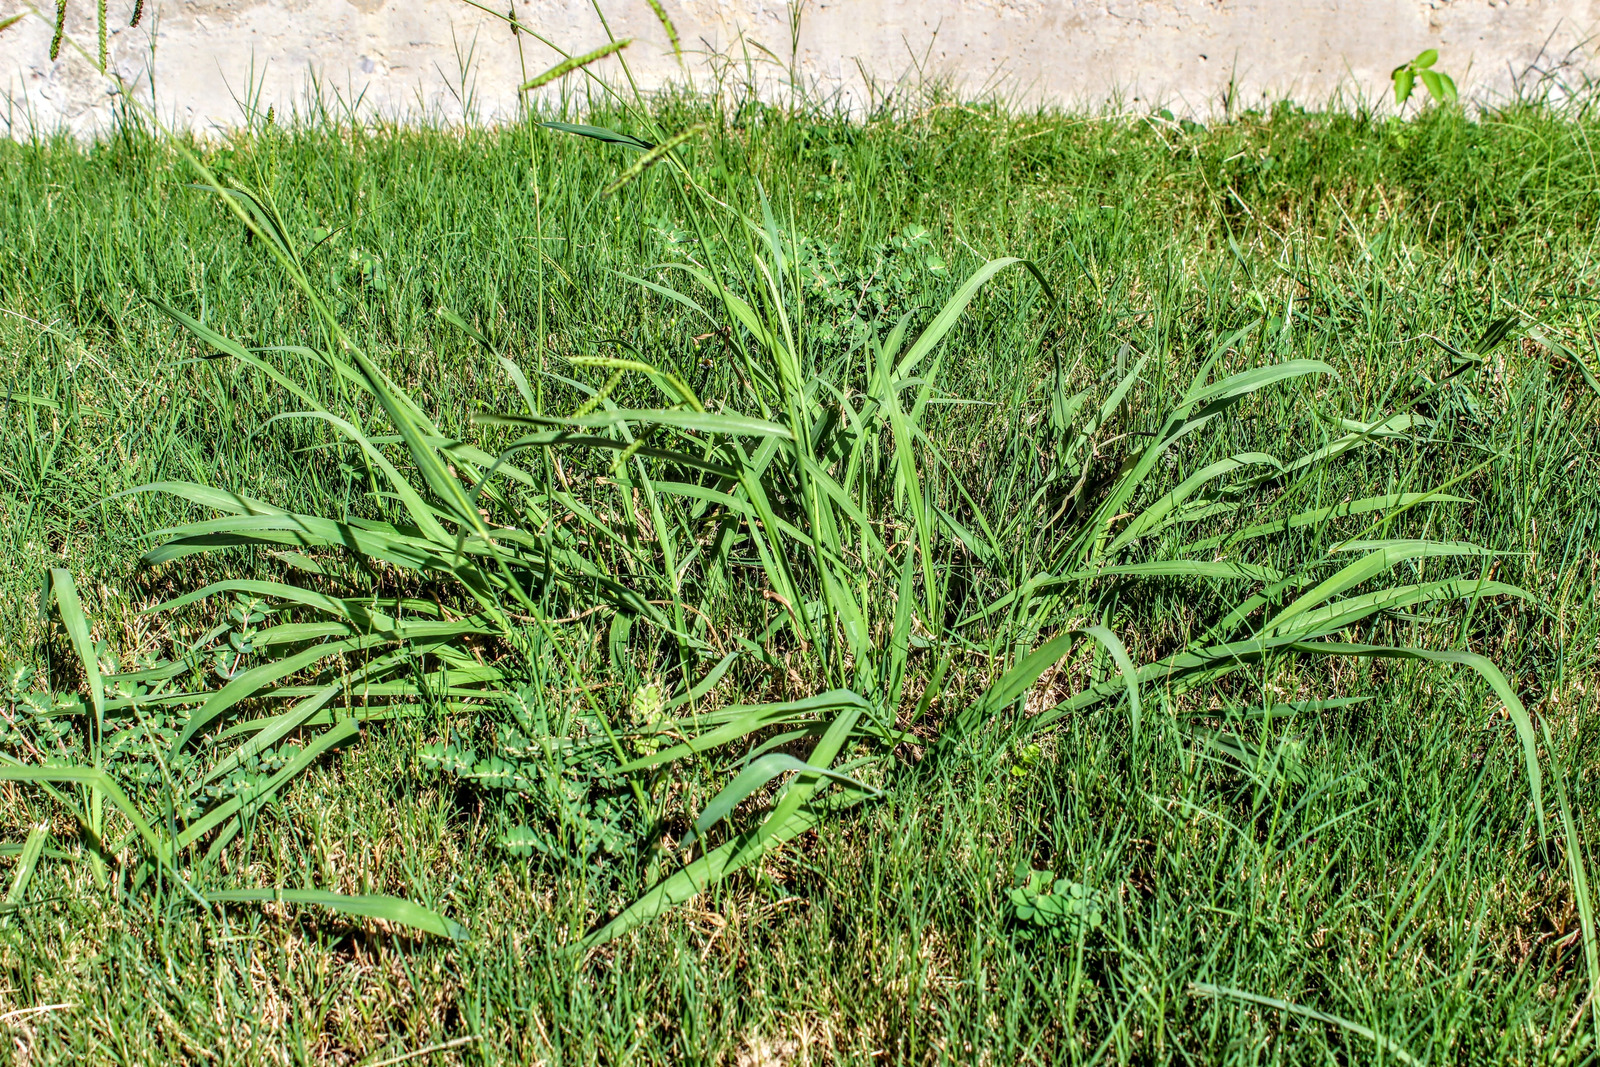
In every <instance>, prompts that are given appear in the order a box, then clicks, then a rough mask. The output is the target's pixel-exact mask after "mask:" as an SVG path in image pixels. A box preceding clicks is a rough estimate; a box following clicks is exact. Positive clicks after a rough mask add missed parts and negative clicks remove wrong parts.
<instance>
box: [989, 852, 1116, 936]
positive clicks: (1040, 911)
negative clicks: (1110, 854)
mask: <svg viewBox="0 0 1600 1067" xmlns="http://www.w3.org/2000/svg"><path fill="white" fill-rule="evenodd" d="M1022 873H1023V872H1021V871H1020V870H1019V871H1018V872H1017V875H1018V877H1019V878H1021V877H1022ZM1007 897H1008V898H1009V899H1010V901H1011V916H1012V918H1013V919H1014V920H1015V921H1016V924H1017V927H1018V930H1019V933H1020V935H1021V936H1022V937H1023V938H1024V939H1026V940H1033V939H1034V938H1039V939H1041V940H1047V941H1077V940H1080V939H1082V938H1085V937H1087V936H1088V935H1089V934H1091V933H1093V932H1094V931H1095V930H1098V929H1100V927H1101V925H1102V923H1103V922H1104V915H1103V913H1102V910H1101V907H1100V897H1099V895H1098V894H1096V893H1095V892H1093V891H1092V890H1091V889H1089V887H1088V886H1086V885H1083V884H1082V883H1081V882H1074V881H1072V880H1070V879H1067V878H1056V879H1055V880H1054V881H1053V882H1052V880H1051V876H1050V872H1049V871H1041V870H1036V869H1030V870H1029V871H1028V872H1027V878H1026V880H1025V881H1024V882H1023V883H1022V884H1021V885H1018V886H1013V887H1012V888H1011V891H1010V892H1009V893H1008V894H1007Z"/></svg>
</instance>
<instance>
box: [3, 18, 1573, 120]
mask: <svg viewBox="0 0 1600 1067" xmlns="http://www.w3.org/2000/svg"><path fill="white" fill-rule="evenodd" d="M33 2H34V3H35V4H37V12H38V13H36V14H35V15H30V16H29V17H28V18H26V19H24V20H23V22H22V23H20V24H18V25H15V26H13V27H11V28H10V29H8V30H6V31H5V32H4V33H3V34H0V91H3V92H5V93H6V98H7V99H8V100H9V107H4V106H0V118H7V119H9V122H10V124H11V131H12V133H13V135H17V134H24V133H26V131H27V130H28V129H53V128H56V127H60V126H67V127H69V128H71V129H74V130H77V131H87V130H90V129H94V128H98V127H102V126H103V125H104V124H105V123H106V121H107V119H108V118H109V116H110V115H111V113H112V100H113V95H112V94H113V90H114V86H115V81H114V79H113V78H108V77H106V76H103V75H101V74H100V73H99V72H98V71H97V70H96V69H95V68H94V65H93V63H92V62H90V59H88V58H86V57H85V55H84V54H82V53H80V52H78V51H76V50H75V49H74V47H73V46H74V44H76V45H77V46H79V47H81V49H82V52H83V53H88V54H89V56H90V57H92V55H93V54H94V53H95V52H96V51H97V45H96V33H95V23H94V9H95V3H94V0H70V5H69V6H70V14H69V24H68V29H69V40H68V43H67V46H66V47H64V48H63V50H62V54H61V58H60V59H59V60H57V61H56V62H53V63H52V62H51V61H50V60H49V59H48V56H47V52H48V48H49V40H50V36H51V24H50V20H49V18H47V17H46V16H47V15H53V14H54V12H53V6H54V5H52V4H48V3H47V2H42V0H33ZM133 2H134V0H110V6H111V21H112V23H113V24H114V25H113V30H112V33H111V35H110V41H109V51H110V57H111V64H110V66H111V69H112V70H113V71H114V72H115V74H116V75H117V76H118V77H120V78H121V79H122V81H123V82H124V83H126V84H129V85H133V86H136V87H137V91H138V93H139V95H140V96H141V97H142V98H143V99H145V100H147V101H148V100H150V99H151V88H152V85H153V87H154V94H153V99H154V101H155V105H156V108H157V111H158V112H159V113H160V115H161V116H162V117H163V119H164V120H167V121H176V122H178V123H180V124H186V125H190V126H195V127H200V128H205V127H208V126H212V125H231V124H236V123H237V122H238V121H239V120H240V117H241V115H242V113H243V108H244V107H245V106H246V105H247V104H249V103H253V104H255V105H257V106H259V107H260V108H262V109H263V110H264V109H265V108H266V107H267V105H269V104H271V105H273V106H275V107H276V108H277V110H278V112H279V113H280V114H284V113H288V112H289V111H291V110H293V109H296V108H299V109H301V110H304V109H305V108H306V107H307V106H308V104H309V102H310V101H311V100H312V99H313V98H314V97H315V96H316V95H317V89H316V86H317V85H318V84H320V86H321V89H320V94H321V98H322V100H323V101H324V102H325V103H327V104H329V105H331V106H337V105H339V104H341V103H342V104H343V105H349V104H351V103H352V102H354V101H355V100H357V99H359V101H360V108H361V109H362V112H363V113H364V114H368V115H372V114H376V115H381V116H386V117H410V118H418V117H427V118H431V119H433V120H436V121H437V120H446V121H454V120H457V119H459V117H460V116H461V115H462V113H463V109H464V108H465V107H467V106H468V105H469V104H471V105H472V106H474V108H475V111H476V114H477V117H478V118H479V119H481V120H484V121H493V120H495V119H497V118H502V117H505V116H507V115H510V114H512V113H514V110H515V107H516V85H517V84H518V82H519V81H521V80H522V79H523V77H524V76H525V75H524V71H525V70H526V71H527V72H528V73H530V74H531V73H537V72H538V71H540V70H542V69H544V68H545V67H547V66H549V65H550V64H551V63H553V62H554V61H555V60H556V59H557V58H558V57H557V56H556V54H555V53H553V52H552V51H551V50H550V49H549V48H547V47H545V46H544V45H541V44H539V43H538V42H537V41H535V40H533V39H531V38H530V37H528V36H526V35H524V36H523V37H521V38H520V40H518V39H513V37H512V35H511V33H510V32H509V30H508V29H507V27H506V25H505V24H504V23H503V22H500V21H497V20H496V19H494V18H493V17H491V16H490V15H488V14H485V13H484V12H482V11H479V10H475V9H474V8H473V7H471V6H469V5H468V4H466V3H464V2H462V0H146V12H145V16H144V19H143V22H142V23H141V25H140V26H139V27H138V28H134V29H130V28H128V27H127V25H126V23H127V21H128V16H129V14H130V12H131V10H132V6H133ZM662 2H663V4H664V6H665V8H666V10H667V11H668V13H669V14H670V16H671V17H672V19H673V20H674V21H675V23H676V25H677V27H678V29H679V31H680V33H681V36H682V39H683V42H684V46H685V48H686V49H689V50H691V51H692V52H694V53H695V54H694V55H691V56H689V57H688V60H687V62H686V63H685V64H684V66H683V67H680V66H679V65H678V63H676V62H675V61H674V59H673V57H672V55H671V51H670V49H669V48H668V47H667V41H666V35H665V33H664V32H663V31H662V28H661V27H660V25H659V24H658V23H657V21H656V19H655V17H654V15H653V14H652V13H651V11H650V9H649V7H648V5H647V4H646V3H645V2H644V0H608V2H604V3H603V5H602V6H603V7H604V8H605V9H606V12H607V14H608V16H610V18H611V29H612V30H613V32H615V33H616V34H617V36H629V37H634V38H637V43H635V44H634V46H633V47H632V48H630V49H629V50H628V53H627V55H628V59H629V62H630V64H631V65H632V66H633V68H634V71H635V73H636V74H637V75H638V76H639V78H640V81H641V82H642V83H643V84H645V85H647V86H655V85H659V84H661V83H662V82H663V81H666V80H668V79H673V78H677V79H680V80H681V79H683V78H685V77H689V78H692V80H693V81H694V82H695V83H696V84H697V85H699V86H700V87H702V88H705V87H709V86H712V85H714V84H716V82H717V80H718V78H719V77H720V78H721V79H722V80H723V81H724V82H725V83H726V82H728V81H730V80H732V81H739V80H742V79H747V78H752V77H753V78H754V79H755V80H756V81H757V82H758V83H759V84H760V86H761V87H762V90H763V91H764V92H766V93H768V94H769V95H770V94H772V93H777V92H782V91H783V89H782V87H783V84H784V82H785V81H786V79H787V78H788V70H789V69H796V70H798V71H799V72H801V74H802V76H803V78H804V80H805V81H806V83H807V84H808V86H810V87H812V88H814V89H816V90H818V91H821V92H824V93H840V94H842V96H843V98H845V99H848V100H849V101H851V102H852V103H854V104H856V105H859V104H860V103H861V102H862V101H865V100H869V99H870V98H871V97H872V95H873V93H874V92H876V93H877V94H879V96H880V97H881V94H882V93H883V92H885V91H887V90H888V89H889V88H892V87H893V86H894V85H896V84H897V83H904V82H905V81H906V80H908V79H909V80H916V79H919V78H925V77H937V78H941V79H948V80H950V81H952V82H953V83H954V84H956V85H957V86H958V87H959V88H960V89H961V90H962V91H964V92H966V93H969V94H973V93H979V92H985V91H988V92H997V93H999V94H1001V95H1004V96H1006V97H1008V98H1010V99H1012V100H1014V101H1019V102H1020V101H1028V102H1033V101H1039V100H1045V101H1050V102H1054V103H1061V104H1068V105H1084V104H1099V103H1103V102H1105V101H1107V100H1108V99H1120V100H1122V101H1123V102H1124V103H1125V104H1126V105H1127V106H1129V107H1132V108H1137V109H1140V110H1143V109H1145V108H1148V107H1150V106H1153V105H1155V104H1166V105H1168V106H1172V107H1174V109H1181V110H1185V111H1189V112H1198V113H1202V114H1209V113H1214V112H1215V111H1217V110H1218V108H1219V107H1220V106H1221V102H1222V100H1223V99H1224V97H1225V96H1226V95H1227V94H1228V93H1229V87H1230V85H1231V86H1232V93H1233V97H1234V99H1235V101H1236V102H1239V101H1242V102H1245V103H1248V102H1250V101H1252V100H1259V99H1260V98H1261V96H1262V95H1263V94H1266V95H1267V96H1270V97H1282V96H1289V97H1292V98H1294V99H1296V100H1298V101H1300V102H1302V103H1308V104H1321V103H1325V102H1327V101H1328V100H1329V99H1330V97H1331V96H1332V95H1334V94H1343V96H1344V98H1345V99H1347V100H1348V99H1350V98H1351V96H1352V94H1362V95H1365V96H1367V97H1378V96H1380V95H1381V94H1382V93H1384V92H1386V91H1387V75H1388V71H1389V70H1390V68H1392V67H1393V66H1395V65H1396V64H1398V63H1400V62H1403V61H1405V60H1406V59H1408V58H1410V57H1411V56H1413V55H1415V54H1416V53H1418V52H1420V51H1421V50H1422V49H1424V48H1437V49H1438V50H1439V52H1440V56H1441V58H1440V60H1439V66H1440V68H1441V69H1444V70H1447V71H1449V72H1450V73H1451V74H1452V75H1453V76H1454V77H1455V78H1456V81H1457V82H1458V84H1460V86H1461V88H1462V91H1463V93H1464V94H1467V95H1471V96H1477V97H1478V98H1483V97H1485V96H1492V95H1494V94H1503V93H1506V92H1508V91H1510V90H1511V89H1512V88H1513V85H1514V84H1515V81H1516V79H1518V78H1528V77H1532V78H1535V79H1537V78H1539V77H1540V76H1541V74H1543V75H1544V76H1548V74H1549V72H1550V71H1551V70H1552V69H1553V68H1554V69H1556V70H1557V72H1558V74H1560V75H1561V76H1562V77H1565V78H1567V79H1568V80H1570V79H1571V78H1572V77H1574V76H1575V75H1577V74H1578V73H1580V72H1581V71H1584V70H1587V69H1589V57H1590V54H1591V53H1590V51H1589V49H1588V48H1587V46H1586V42H1587V39H1588V38H1589V37H1590V36H1591V35H1592V34H1593V33H1595V31H1596V30H1600V0H808V2H805V3H804V5H803V9H802V11H801V13H800V19H799V31H798V36H796V35H795V34H794V33H793V32H792V27H793V21H792V19H791V14H792V8H791V5H790V4H788V3H784V2H780V0H662ZM26 3H28V0H0V18H3V17H4V16H6V15H9V14H11V13H12V11H13V10H14V9H18V8H19V5H21V4H26ZM490 3H491V4H492V5H493V6H495V7H496V8H497V9H514V10H515V11H516V13H517V16H518V17H519V18H520V19H522V20H523V21H524V22H525V23H527V24H528V25H529V26H532V27H534V28H535V29H537V30H538V31H539V32H540V33H541V34H543V35H545V36H547V37H548V38H549V39H551V40H552V41H554V42H555V43H557V44H559V45H561V46H563V47H566V48H569V49H571V50H574V51H587V50H588V49H589V48H592V47H594V46H595V45H597V44H600V43H602V42H603V41H604V40H605V34H604V30H603V29H602V28H601V27H600V26H599V24H598V21H597V19H596V16H595V14H594V11H593V9H592V7H591V5H590V3H589V0H490ZM23 9H25V8H23ZM519 43H520V44H521V46H522V52H521V54H520V55H519V49H518V45H519ZM773 57H776V58H773ZM791 63H792V64H793V66H792V68H791ZM464 68H465V69H464ZM597 69H599V70H602V71H604V72H605V73H606V75H607V76H608V77H610V78H618V77H620V74H621V72H620V69H619V67H618V66H617V64H616V63H615V62H614V61H608V62H607V63H604V64H602V65H601V66H600V67H598V68H597ZM569 82H570V83H572V84H581V82H580V81H578V80H573V79H569Z"/></svg>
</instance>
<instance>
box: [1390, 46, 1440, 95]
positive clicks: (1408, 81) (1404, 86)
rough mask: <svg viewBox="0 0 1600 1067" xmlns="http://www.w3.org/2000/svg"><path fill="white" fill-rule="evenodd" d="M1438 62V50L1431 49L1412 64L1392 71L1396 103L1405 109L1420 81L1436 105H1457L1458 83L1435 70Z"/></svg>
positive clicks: (1391, 79) (1406, 64) (1391, 78)
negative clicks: (1434, 66)
mask: <svg viewBox="0 0 1600 1067" xmlns="http://www.w3.org/2000/svg"><path fill="white" fill-rule="evenodd" d="M1438 61H1439V53H1438V50H1436V49H1433V48H1430V49H1428V50H1427V51H1426V52H1423V53H1422V54H1420V55H1418V56H1417V58H1416V59H1413V60H1412V61H1411V62H1409V63H1403V64H1401V65H1400V66H1398V67H1396V68H1394V70H1392V71H1390V72H1389V80H1390V81H1392V82H1394V102H1395V103H1396V104H1399V105H1400V106H1402V107H1404V106H1405V102H1406V101H1407V100H1409V99H1411V90H1412V89H1413V88H1415V87H1416V84H1417V82H1419V81H1420V82H1421V83H1422V84H1423V86H1424V87H1425V88H1426V89H1427V90H1428V95H1429V96H1431V97H1433V99H1434V101H1435V102H1436V103H1440V104H1444V103H1451V104H1453V103H1455V101H1456V83H1455V81H1454V80H1453V79H1452V78H1451V77H1450V75H1448V74H1446V73H1445V72H1444V71H1442V70H1434V69H1433V65H1434V64H1435V63H1437V62H1438Z"/></svg>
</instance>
